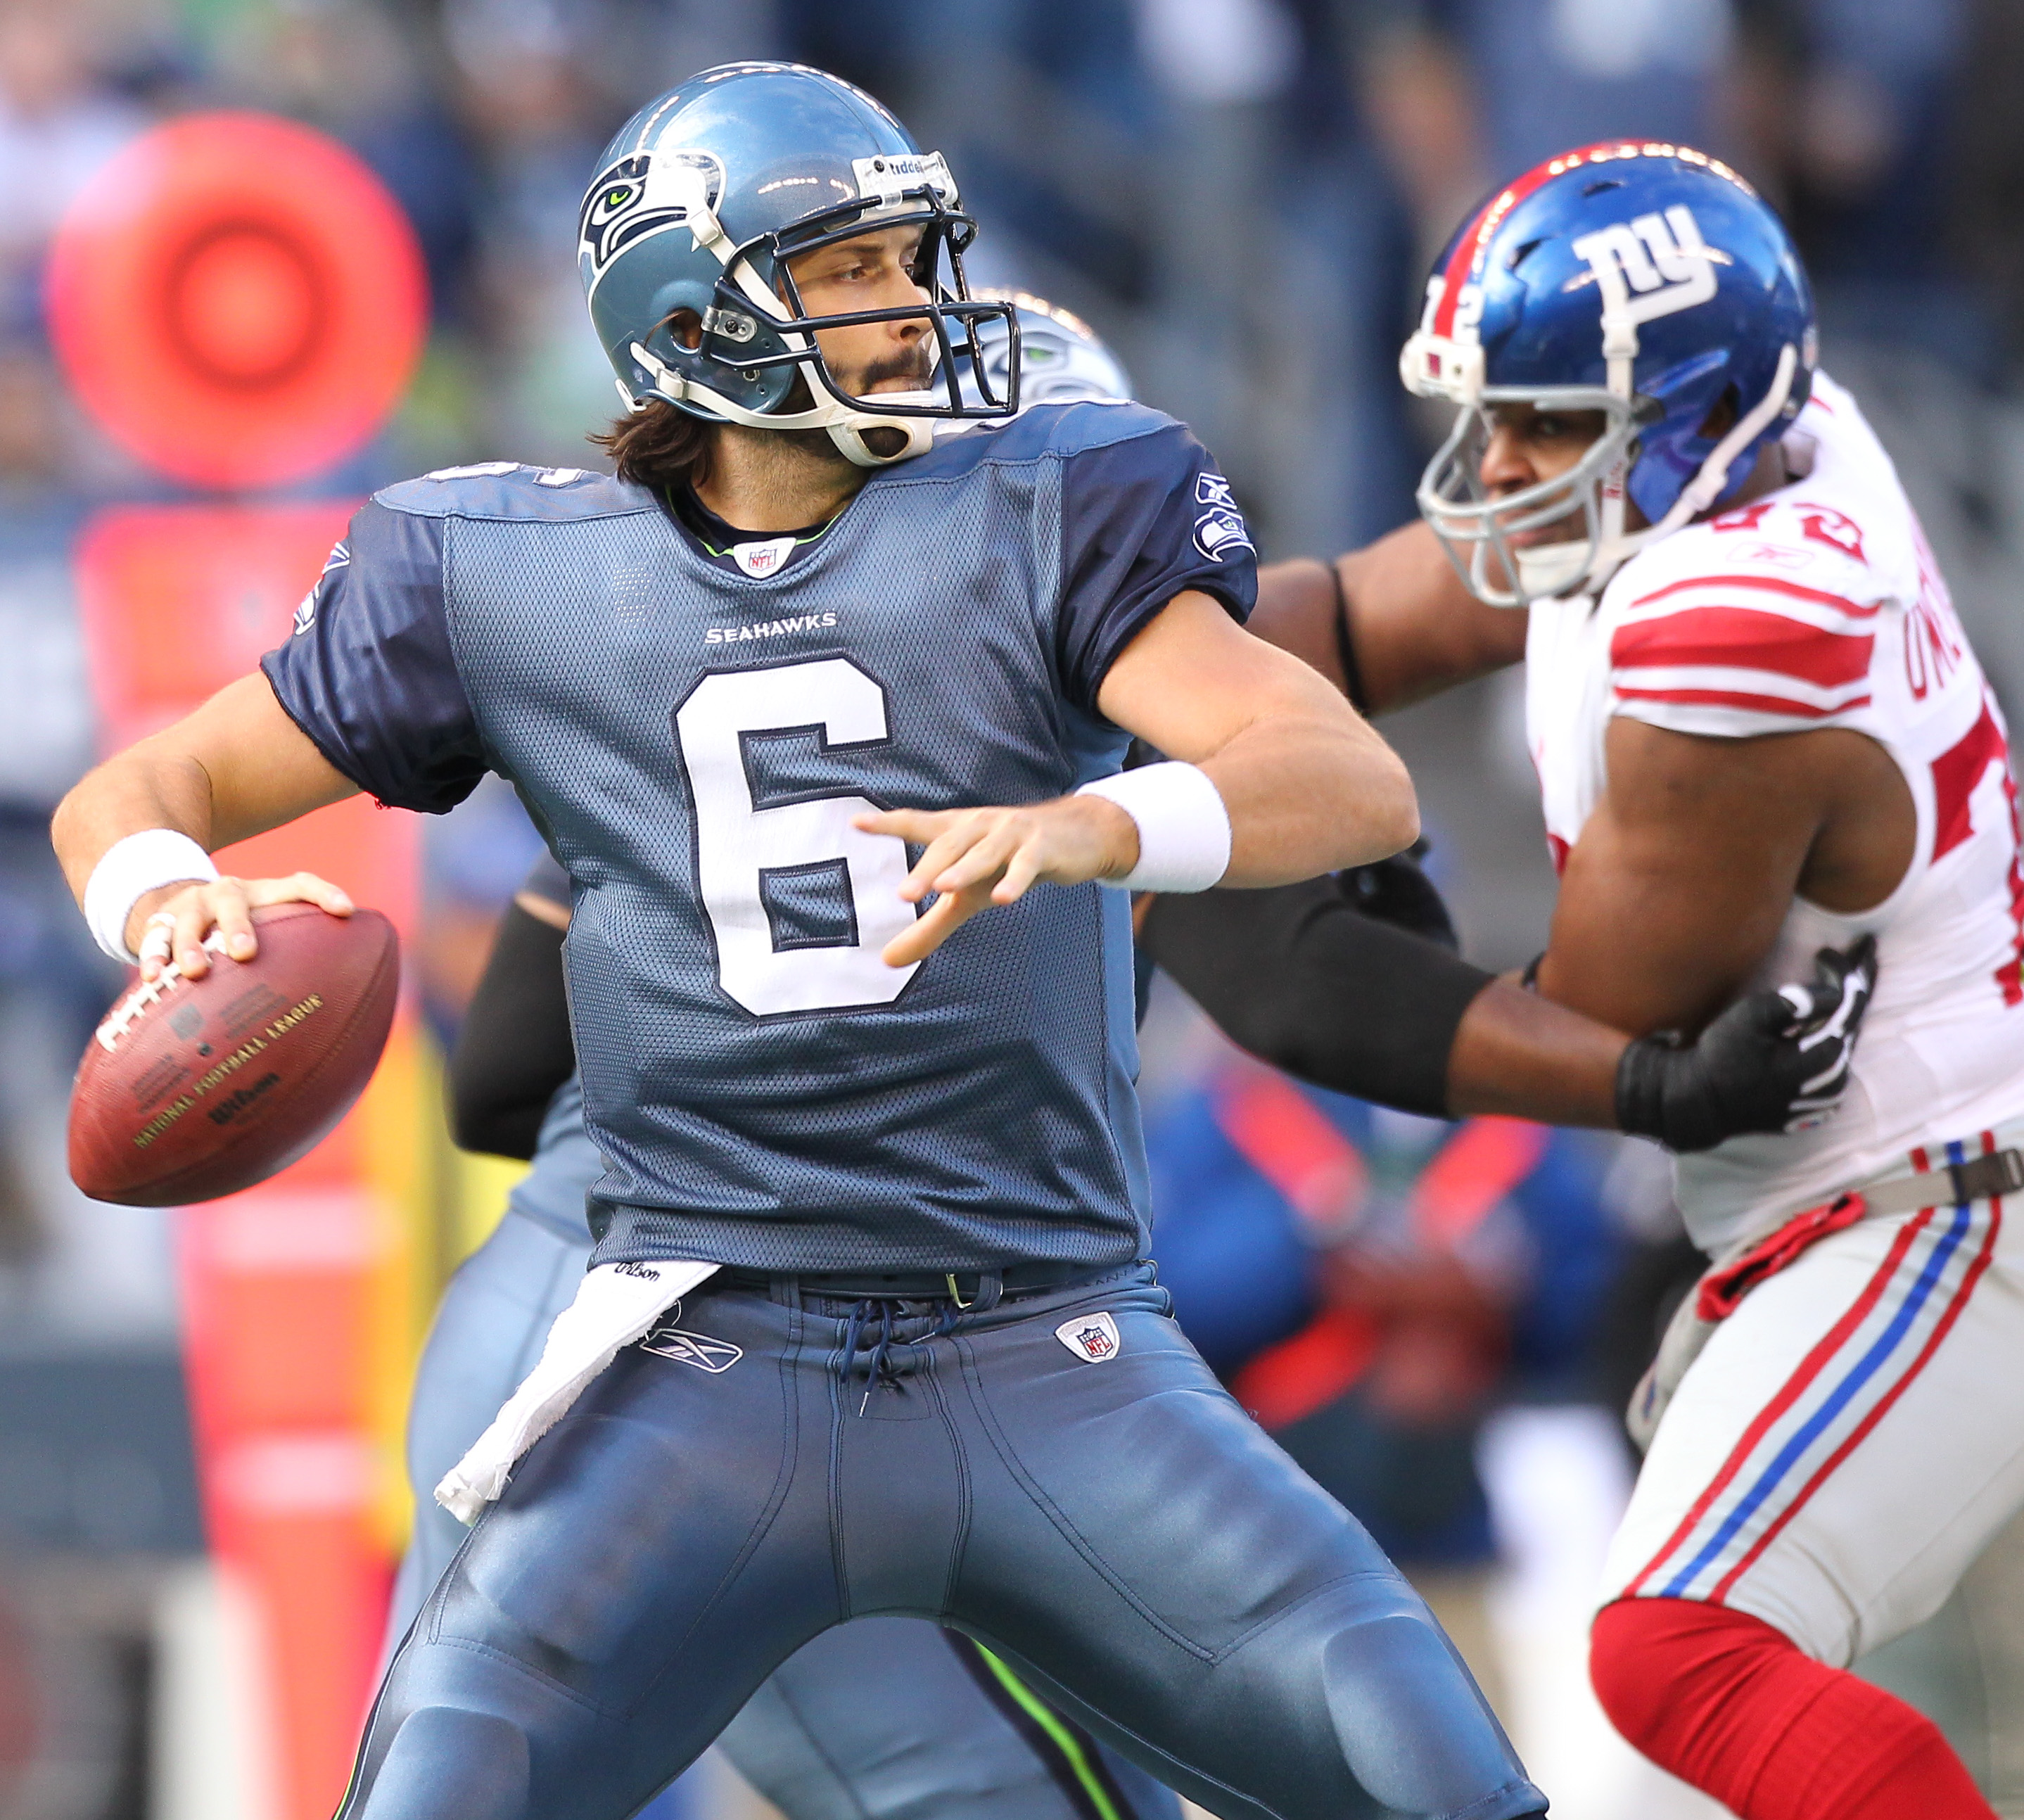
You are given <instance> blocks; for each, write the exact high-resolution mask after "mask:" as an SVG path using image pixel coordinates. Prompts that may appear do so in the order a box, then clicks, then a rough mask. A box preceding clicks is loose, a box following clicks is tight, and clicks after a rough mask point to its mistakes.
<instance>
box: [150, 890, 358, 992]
mask: <svg viewBox="0 0 2024 1820" xmlns="http://www.w3.org/2000/svg"><path fill="white" fill-rule="evenodd" d="M267 904H318V905H320V906H321V908H324V909H325V910H327V911H328V912H330V914H331V915H332V916H350V914H351V909H352V904H351V900H350V898H349V897H347V896H346V895H345V893H343V891H341V890H339V889H338V887H337V886H335V885H333V884H332V883H331V882H330V881H329V880H328V879H319V878H318V877H317V875H316V874H315V873H314V872H296V873H293V874H292V875H290V876H289V877H288V878H285V879H232V878H222V879H211V880H209V881H207V882H198V881H196V880H192V881H191V882H189V883H188V884H185V885H164V886H163V887H162V888H161V889H160V890H158V891H150V892H148V893H146V894H145V895H144V896H143V897H141V899H140V901H138V903H136V904H134V908H133V911H132V913H131V914H130V916H128V918H127V940H128V941H129V942H130V944H132V945H133V946H134V952H135V953H137V954H138V955H139V956H140V957H141V978H143V979H148V980H152V979H155V978H159V976H160V975H161V974H163V973H166V972H167V971H168V970H169V968H170V967H171V966H173V967H177V968H178V969H180V970H181V972H182V974H183V975H184V977H185V978H188V979H201V978H203V976H204V974H207V973H208V972H210V971H211V954H210V951H209V950H207V949H206V948H205V947H204V941H205V938H207V937H208V936H209V935H211V934H212V932H213V931H216V933H217V934H218V938H219V939H220V941H221V942H222V945H223V948H224V951H225V952H226V954H228V955H229V956H231V957H232V959H233V960H251V959H252V958H253V956H255V954H256V953H258V952H259V941H258V939H257V938H255V935H254V933H253V915H252V913H253V912H254V911H255V910H256V909H259V908H263V907H264V906H266V905H267Z"/></svg>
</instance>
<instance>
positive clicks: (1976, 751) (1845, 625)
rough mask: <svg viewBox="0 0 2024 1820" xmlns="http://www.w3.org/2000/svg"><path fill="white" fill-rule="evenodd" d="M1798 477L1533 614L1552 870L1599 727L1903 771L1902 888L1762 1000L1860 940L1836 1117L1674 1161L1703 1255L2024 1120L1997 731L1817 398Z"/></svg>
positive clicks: (1563, 850)
mask: <svg viewBox="0 0 2024 1820" xmlns="http://www.w3.org/2000/svg"><path fill="white" fill-rule="evenodd" d="M1785 448H1786V453H1787V459H1788V461H1789V462H1790V464H1791V469H1792V472H1794V473H1795V474H1798V475H1801V476H1802V477H1801V478H1800V479H1795V480H1794V481H1792V482H1791V483H1789V484H1788V485H1787V486H1784V487H1782V488H1780V490H1778V491H1777V492H1776V493H1773V494H1769V495H1767V496H1766V497H1763V498H1762V499H1759V500H1757V501H1754V502H1753V503H1751V504H1750V505H1745V506H1742V507H1739V508H1736V509H1735V510H1733V511H1730V512H1723V513H1721V514H1719V515H1718V516H1715V517H1714V518H1712V519H1704V520H1702V521H1700V523H1695V524H1692V525H1689V526H1688V527H1685V529H1684V530H1679V531H1676V532H1674V534H1672V535H1670V536H1669V537H1666V538H1661V539H1660V540H1659V541H1658V542H1657V543H1656V544H1654V545H1652V546H1650V547H1649V548H1648V549H1646V550H1645V551H1644V552H1641V554H1639V555H1638V556H1635V557H1634V558H1633V559H1632V560H1630V562H1628V563H1626V564H1625V565H1624V566H1623V567H1622V568H1621V569H1619V571H1617V572H1616V574H1615V576H1614V577H1613V578H1612V580H1611V581H1610V582H1609V585H1608V587H1606V588H1605V589H1604V590H1603V593H1602V596H1601V600H1599V601H1592V600H1588V599H1577V600H1565V601H1551V602H1546V603H1543V604H1540V605H1538V606H1535V607H1533V609H1532V618H1531V633H1530V637H1529V639H1528V640H1527V645H1526V651H1525V665H1526V718H1527V730H1528V736H1529V739H1530V741H1531V748H1532V757H1533V761H1534V762H1535V764H1536V765H1537V766H1538V772H1539V780H1540V787H1541V789H1542V793H1543V794H1544V797H1545V807H1546V829H1547V839H1548V841H1549V843H1550V844H1551V846H1552V848H1553V855H1554V859H1555V861H1556V864H1561V863H1564V860H1565V859H1566V857H1567V853H1568V849H1569V848H1571V846H1573V845H1574V844H1575V842H1576V841H1577V840H1579V838H1581V831H1582V824H1584V823H1585V822H1586V820H1588V816H1589V813H1590V810H1591V809H1593V808H1594V807H1595V805H1596V804H1597V802H1598V801H1599V800H1600V799H1601V796H1602V794H1603V791H1604V784H1605V781H1606V773H1605V771H1604V757H1603V739H1604V733H1605V732H1607V730H1608V725H1609V721H1610V718H1611V717H1612V715H1616V714H1625V715H1628V716H1630V717H1631V718H1632V719H1634V720H1639V721H1648V722H1650V723H1651V724H1652V725H1653V726H1655V727H1669V728H1673V729H1674V730H1675V731H1677V732H1683V733H1698V734H1702V735H1706V736H1712V737H1714V738H1718V739H1743V738H1747V737H1748V736H1751V735H1753V734H1761V733H1789V732H1803V731H1806V730H1808V729H1810V728H1816V727H1846V728H1850V729H1851V730H1853V731H1854V732H1859V733H1864V734H1867V735H1868V736H1869V737H1870V738H1871V739H1874V740H1875V741H1876V742H1877V743H1878V744H1879V745H1880V746H1882V747H1883V748H1884V750H1886V751H1887V752H1888V753H1890V756H1891V757H1892V758H1894V759H1895V760H1896V761H1897V765H1898V769H1900V770H1901V772H1903V773H1904V776H1905V782H1906V783H1908V785H1910V787H1911V791H1912V802H1914V803H1915V804H1916V805H1917V809H1918V816H1919V833H1918V844H1917V846H1916V849H1915V852H1914V855H1913V857H1912V864H1911V868H1910V869H1909V870H1908V871H1907V872H1906V873H1905V877H1904V879H1903V880H1902V881H1901V882H1900V884H1899V885H1898V886H1897V889H1896V890H1894V891H1893V892H1892V893H1890V896H1889V897H1887V898H1886V899H1885V900H1884V901H1883V903H1881V904H1878V905H1877V906H1876V907H1875V908H1874V909H1873V910H1869V911H1867V912H1864V913H1862V914H1861V915H1860V916H1839V915H1834V914H1831V913H1829V912H1827V911H1824V910H1821V909H1820V908H1817V907H1816V906H1814V905H1813V904H1808V903H1806V901H1804V900H1803V899H1795V901H1794V902H1793V904H1792V909H1791V915H1790V916H1787V918H1786V920H1785V925H1784V929H1783V930H1782V931H1781V932H1780V936H1779V939H1778V941H1777V943H1776V945H1775V947H1774V948H1773V951H1772V952H1771V953H1770V955H1769V956H1768V957H1767V958H1766V960H1765V963H1764V966H1763V968H1762V971H1761V973H1760V974H1759V976H1758V981H1757V982H1756V983H1757V984H1758V985H1776V984H1777V983H1779V982H1782V981H1784V980H1788V979H1800V978H1806V977H1808V976H1809V974H1811V972H1812V971H1813V952H1814V951H1815V950H1816V949H1819V948H1820V947H1823V946H1826V945H1841V944H1842V943H1844V942H1846V941H1850V940H1852V939H1853V938H1855V937H1856V936H1857V935H1858V934H1861V933H1863V932H1864V931H1866V930H1873V931H1874V932H1875V934H1876V936H1877V938H1878V942H1877V947H1878V956H1879V974H1878V979H1877V987H1876V996H1875V999H1874V1000H1873V1001H1872V1004H1871V1005H1870V1008H1869V1015H1868V1021H1867V1022H1865V1024H1864V1027H1863V1034H1862V1040H1861V1044H1859V1046H1858V1047H1857V1052H1856V1057H1855V1064H1854V1070H1853V1084H1852V1085H1851V1086H1850V1089H1849V1092H1848V1095H1847V1097H1846V1099H1844V1100H1843V1101H1842V1105H1841V1108H1840V1110H1839V1112H1838V1113H1837V1114H1835V1116H1834V1117H1832V1118H1831V1119H1830V1120H1829V1121H1828V1122H1827V1123H1825V1124H1824V1125H1820V1126H1819V1127H1817V1128H1815V1129H1813V1130H1811V1131H1806V1132H1796V1133H1793V1134H1791V1135H1785V1136H1777V1135H1774V1136H1762V1137H1746V1138H1737V1139H1733V1140H1732V1141H1730V1142H1729V1143H1725V1144H1722V1145H1721V1146H1719V1147H1718V1148H1716V1149H1714V1150H1710V1151H1707V1152H1706V1153H1704V1154H1701V1155H1698V1156H1690V1157H1683V1158H1681V1159H1680V1161H1679V1195H1680V1205H1681V1211H1682V1213H1684V1214H1685V1217H1686V1222H1687V1228H1688V1231H1689V1232H1690V1233H1691V1234H1692V1236H1693V1238H1694V1240H1695V1242H1696V1243H1697V1244H1699V1245H1700V1246H1702V1247H1703V1249H1707V1250H1708V1251H1711V1252H1713V1253H1716V1254H1718V1255H1719V1254H1720V1253H1722V1252H1723V1251H1725V1250H1727V1249H1730V1248H1731V1247H1732V1246H1735V1245H1736V1243H1738V1242H1740V1241H1742V1240H1745V1239H1748V1238H1754V1237H1755V1236H1757V1235H1758V1234H1760V1233H1762V1232H1763V1231H1765V1230H1767V1229H1769V1227H1772V1226H1773V1225H1775V1224H1777V1223H1778V1222H1779V1221H1780V1220H1782V1219H1783V1218H1784V1217H1785V1216H1787V1215H1789V1214H1791V1213H1795V1212H1797V1211H1798V1210H1799V1209H1802V1208H1806V1207H1809V1206H1811V1205H1814V1204H1816V1203H1817V1202H1822V1201H1825V1200H1828V1199H1829V1198H1831V1197H1832V1196H1833V1195H1835V1194H1837V1193H1839V1191H1841V1190H1842V1189H1844V1188H1848V1187H1855V1186H1857V1185H1859V1184H1861V1183H1864V1182H1865V1181H1869V1180H1876V1179H1877V1178H1879V1176H1888V1175H1894V1174H1897V1173H1900V1172H1902V1171H1903V1169H1905V1166H1906V1165H1905V1161H1904V1158H1905V1152H1906V1151H1908V1150H1911V1149H1912V1148H1914V1147H1917V1146H1921V1145H1923V1146H1927V1147H1931V1146H1934V1145H1938V1144H1941V1143H1945V1141H1946V1140H1948V1139H1954V1138H1967V1137H1971V1136H1974V1135H1976V1134H1977V1133H1978V1132H1982V1131H1984V1130H1985V1129H1988V1128H1992V1127H1993V1126H1996V1125H2001V1124H2004V1123H2005V1122H2007V1121H2010V1120H2012V1119H2015V1118H2016V1117H2018V1116H2019V1115H2020V1114H2024V979H2021V978H2020V972H2019V963H2020V953H2024V880H2020V876H2019V872H2018V822H2017V787H2016V785H2015V782H2014V781H2013V780H2012V778H2011V770H2010V762H2009V750H2008V747H2007V741H2006V738H2005V732H2004V723H2003V717H2002V715H2001V714H2000V711H1999V710H1998V709H1997V707H1996V703H1995V700H1994V699H1993V696H1992V695H1990V693H1989V688H1988V685H1987V684H1986V683H1985V681H1983V678H1982V670H1981V666H1979V665H1978V664H1977V662H1975V658H1974V652H1973V651H1971V650H1970V649H1969V648H1968V644H1967V638H1966V637H1964V636H1963V633H1962V630H1961V627H1960V622H1959V620H1958V619H1956V618H1955V616H1954V611H1953V605H1952V602H1951V600H1949V598H1948V595H1947V589H1946V584H1945V582H1944V581H1943V580H1941V576H1940V572H1939V569H1938V566H1937V565H1936V564H1935V563H1934V560H1933V557H1932V552H1930V550H1929V549H1927V547H1926V540H1925V538H1924V535H1923V533H1922V532H1921V531H1920V530H1919V523H1918V519H1916V516H1914V515H1913V513H1912V507H1911V505H1910V502H1909V501H1907V500H1906V498H1905V494H1904V491H1903V490H1902V488H1901V487H1900V486H1899V485H1898V482H1897V472H1896V470H1895V469H1894V468H1892V466H1891V464H1890V457H1888V456H1887V455H1886V454H1885V453H1884V452H1883V446H1882V445H1881V444H1880V443H1879V442H1878V441H1877V440H1876V438H1875V434H1874V433H1873V432H1872V431H1871V429H1870V427H1869V426H1868V424H1866V423H1865V422H1864V420H1863V417H1862V414H1861V412H1860V411H1858V410H1857V409H1856V405H1855V401H1854V400H1853V398H1850V395H1849V394H1847V393H1846V392H1845V391H1842V389H1841V387H1839V386H1837V385H1835V384H1834V383H1832V382H1831V381H1830V380H1828V379H1826V378H1825V377H1824V376H1821V377H1817V378H1816V379H1815V380H1814V382H1813V398H1812V402H1809V404H1808V405H1807V406H1806V409H1805V410H1803V411H1802V413H1800V415H1799V416H1798V419H1797V420H1796V421H1795V424H1794V425H1793V427H1792V429H1791V431H1789V432H1788V433H1787V436H1786V439H1785Z"/></svg>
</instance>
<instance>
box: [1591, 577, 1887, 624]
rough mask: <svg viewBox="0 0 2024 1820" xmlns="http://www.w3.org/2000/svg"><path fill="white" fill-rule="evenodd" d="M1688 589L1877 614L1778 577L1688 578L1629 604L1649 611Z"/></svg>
mask: <svg viewBox="0 0 2024 1820" xmlns="http://www.w3.org/2000/svg"><path fill="white" fill-rule="evenodd" d="M1689 588H1756V589H1761V590H1762V592H1763V593H1767V594H1786V595H1789V596H1791V598H1792V599H1793V600H1811V601H1813V602H1815V603H1816V604H1818V605H1820V606H1822V607H1833V608H1834V609H1835V611H1836V612H1838V613H1852V614H1853V615H1855V617H1856V618H1858V619H1868V618H1872V616H1873V615H1875V611H1876V607H1875V605H1874V604H1872V605H1870V606H1868V607H1862V606H1858V605H1857V604H1856V603H1855V602H1854V601H1853V600H1850V599H1849V598H1848V597H1847V596H1846V595H1842V594H1830V593H1828V592H1827V591H1826V590H1825V589H1820V588H1802V587H1801V586H1800V585H1799V584H1798V582H1787V581H1786V580H1784V579H1783V578H1781V577H1780V576H1777V575H1690V576H1689V577H1688V578H1687V579H1686V580H1685V581H1684V582H1669V583H1668V584H1667V585H1666V586H1664V587H1663V588H1659V589H1654V590H1653V591H1652V593H1649V594H1645V595H1643V596H1640V597H1639V598H1638V599H1637V600H1634V601H1632V602H1631V603H1630V604H1631V605H1632V606H1633V607H1648V606H1650V605H1651V604H1652V602H1653V601H1654V600H1665V599H1666V598H1667V596H1669V595H1673V594H1678V593H1685V591H1686V590H1687V589H1689Z"/></svg>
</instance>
